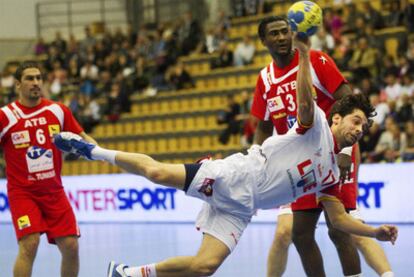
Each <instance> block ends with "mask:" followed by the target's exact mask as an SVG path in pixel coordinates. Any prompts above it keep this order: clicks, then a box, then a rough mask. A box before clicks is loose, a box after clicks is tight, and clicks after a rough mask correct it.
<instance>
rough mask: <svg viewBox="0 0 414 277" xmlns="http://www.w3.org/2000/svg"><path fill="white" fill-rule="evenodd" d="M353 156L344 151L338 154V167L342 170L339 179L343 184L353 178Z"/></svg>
mask: <svg viewBox="0 0 414 277" xmlns="http://www.w3.org/2000/svg"><path fill="white" fill-rule="evenodd" d="M351 165H352V158H351V156H349V155H347V154H343V153H339V154H338V167H339V171H340V175H339V180H340V182H341V184H343V183H345V181H346V180H349V179H351Z"/></svg>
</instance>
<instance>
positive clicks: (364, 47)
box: [349, 37, 378, 81]
mask: <svg viewBox="0 0 414 277" xmlns="http://www.w3.org/2000/svg"><path fill="white" fill-rule="evenodd" d="M376 62H377V50H376V49H374V48H372V47H370V46H369V45H368V40H367V38H366V37H361V38H359V39H358V47H357V48H356V50H355V51H354V53H353V55H352V58H351V60H350V61H349V67H350V69H351V70H352V71H353V73H354V76H355V77H357V80H358V81H359V80H362V79H363V78H367V77H368V78H370V77H376V76H377V74H378V73H377V63H376Z"/></svg>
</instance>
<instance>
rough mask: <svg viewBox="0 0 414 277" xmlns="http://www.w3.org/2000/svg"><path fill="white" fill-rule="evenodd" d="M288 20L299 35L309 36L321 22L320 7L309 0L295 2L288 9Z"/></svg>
mask: <svg viewBox="0 0 414 277" xmlns="http://www.w3.org/2000/svg"><path fill="white" fill-rule="evenodd" d="M288 21H289V24H290V27H291V28H292V31H294V32H297V33H298V36H299V37H309V36H311V35H313V34H315V33H316V31H317V30H318V27H319V25H321V23H322V9H321V8H320V7H319V6H318V5H317V4H316V3H313V2H311V1H299V2H296V3H295V4H293V5H292V6H291V7H290V8H289V10H288Z"/></svg>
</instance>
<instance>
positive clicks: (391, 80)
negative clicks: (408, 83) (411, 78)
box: [384, 73, 402, 101]
mask: <svg viewBox="0 0 414 277" xmlns="http://www.w3.org/2000/svg"><path fill="white" fill-rule="evenodd" d="M385 83H386V86H385V88H384V96H385V99H387V100H393V101H397V100H398V98H399V97H400V96H401V95H402V87H401V84H400V81H399V80H398V78H397V76H396V75H395V74H392V73H389V74H388V75H387V76H386V77H385Z"/></svg>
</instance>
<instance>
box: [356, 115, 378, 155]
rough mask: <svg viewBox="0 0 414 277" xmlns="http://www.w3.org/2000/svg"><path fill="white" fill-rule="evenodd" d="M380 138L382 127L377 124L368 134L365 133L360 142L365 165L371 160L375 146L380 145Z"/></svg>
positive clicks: (372, 126) (374, 124)
mask: <svg viewBox="0 0 414 277" xmlns="http://www.w3.org/2000/svg"><path fill="white" fill-rule="evenodd" d="M380 136H381V129H380V126H379V125H378V124H377V123H375V122H373V124H372V125H371V127H370V128H369V130H368V133H364V135H363V136H362V138H361V139H360V140H359V149H360V152H361V160H362V162H363V163H364V162H365V161H367V159H369V155H370V153H373V152H374V150H375V146H376V145H377V144H378V141H379V138H380Z"/></svg>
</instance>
